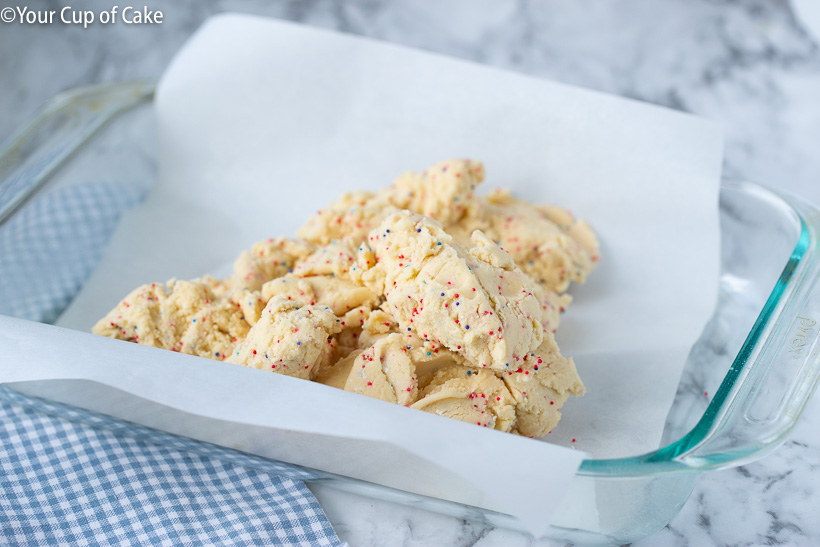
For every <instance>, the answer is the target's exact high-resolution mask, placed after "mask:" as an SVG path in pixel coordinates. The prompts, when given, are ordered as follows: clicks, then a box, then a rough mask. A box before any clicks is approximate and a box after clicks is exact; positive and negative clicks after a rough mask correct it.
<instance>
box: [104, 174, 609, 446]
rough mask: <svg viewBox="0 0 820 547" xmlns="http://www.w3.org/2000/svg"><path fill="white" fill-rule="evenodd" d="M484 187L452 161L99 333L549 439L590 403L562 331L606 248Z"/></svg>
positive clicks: (351, 197)
mask: <svg viewBox="0 0 820 547" xmlns="http://www.w3.org/2000/svg"><path fill="white" fill-rule="evenodd" d="M484 177H485V171H484V166H483V164H482V163H481V162H478V161H471V160H447V161H443V162H439V163H437V164H435V165H433V166H431V167H430V168H429V169H427V170H425V171H423V172H407V173H404V174H401V175H399V176H398V177H397V178H396V179H395V180H394V181H393V183H392V184H391V185H390V186H388V187H386V188H383V189H382V190H380V191H377V192H372V191H359V192H352V193H346V194H343V195H342V196H341V197H340V199H339V200H338V201H336V202H334V203H332V204H331V205H330V206H328V207H325V208H322V209H319V210H318V211H317V212H316V214H314V215H313V216H311V217H310V218H309V219H308V221H307V222H306V224H305V225H304V226H302V227H301V228H300V229H299V230H298V231H297V235H298V237H297V238H287V237H275V238H270V239H267V240H264V241H261V242H259V243H256V244H255V245H253V246H252V247H251V248H250V249H249V250H247V251H244V252H242V253H241V254H240V255H239V257H238V258H237V259H236V261H235V263H234V267H233V273H232V274H231V275H230V276H229V277H227V278H225V279H215V278H212V277H208V276H206V277H202V278H199V279H194V280H190V281H181V280H176V279H172V280H170V281H169V282H167V283H166V284H158V283H151V284H147V285H142V286H141V287H138V288H137V289H135V290H134V291H132V292H131V293H130V294H129V295H127V296H126V297H125V298H124V299H123V300H122V301H121V302H119V303H118V304H117V305H116V306H115V307H114V309H112V310H111V311H110V312H109V313H108V314H107V315H106V316H105V317H104V318H102V319H101V320H100V321H99V322H98V323H97V324H96V325H95V326H94V328H93V329H92V330H93V332H94V333H96V334H99V335H103V336H108V337H111V338H117V339H120V340H126V341H130V342H136V343H139V344H145V345H149V346H154V347H158V348H163V349H168V350H172V351H179V352H183V353H189V354H192V355H198V356H200V357H207V358H210V359H215V360H219V361H226V362H228V363H232V364H237V365H242V366H245V367H249V368H255V369H259V370H265V371H269V372H274V373H278V374H285V375H288V376H294V377H297V378H301V379H307V380H314V381H317V382H321V383H324V384H326V385H330V386H334V387H337V388H339V389H344V390H346V391H350V392H353V393H358V394H361V395H366V396H368V397H372V398H376V399H380V400H383V401H387V402H391V403H395V404H400V405H404V406H407V407H410V408H412V409H416V410H420V411H424V412H429V413H432V414H436V415H439V416H446V417H449V418H453V419H457V420H461V421H463V422H466V423H471V424H477V425H480V426H482V427H487V428H491V429H496V430H499V431H504V432H511V433H516V434H519V435H524V436H529V437H540V436H543V435H545V434H548V433H549V432H551V430H552V429H553V428H554V427H555V426H556V424H557V423H558V421H559V419H560V417H561V413H560V409H561V407H562V406H563V404H564V402H565V401H566V400H567V398H568V397H569V396H570V395H573V396H580V395H583V393H584V385H583V383H582V382H581V379H580V378H579V376H578V373H577V371H576V367H575V363H574V362H573V360H572V359H568V358H566V357H564V356H563V355H561V353H560V351H559V349H558V346H557V345H556V343H555V337H554V336H553V334H554V333H555V332H556V330H557V329H558V328H560V327H559V324H560V319H561V315H562V314H563V313H564V312H565V311H566V309H567V308H568V307H569V306H570V303H571V302H572V297H571V296H570V295H569V294H567V290H568V289H569V288H570V286H571V284H572V283H583V282H584V281H585V280H586V278H587V276H588V275H589V274H590V272H591V271H592V270H593V269H594V268H595V266H596V265H597V263H598V260H599V251H598V241H597V239H596V237H595V234H594V233H593V231H592V229H591V228H590V227H589V225H587V224H586V223H585V222H583V221H582V220H578V219H576V218H574V217H573V216H572V215H571V214H570V213H569V212H568V211H567V210H566V209H563V208H561V207H558V206H556V205H533V204H530V203H528V202H526V201H522V200H520V199H516V198H514V197H512V195H511V194H510V192H509V191H506V190H494V191H492V192H491V193H489V194H488V195H487V196H486V197H482V196H480V195H479V194H478V193H477V190H478V187H479V185H480V184H481V183H482V182H483V180H484Z"/></svg>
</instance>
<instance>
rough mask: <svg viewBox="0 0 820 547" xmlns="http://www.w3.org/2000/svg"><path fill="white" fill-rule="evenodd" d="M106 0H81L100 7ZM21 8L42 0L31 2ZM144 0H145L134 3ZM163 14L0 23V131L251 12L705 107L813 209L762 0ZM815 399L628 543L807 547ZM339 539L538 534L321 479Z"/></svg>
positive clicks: (816, 107) (789, 79) (779, 55)
mask: <svg viewBox="0 0 820 547" xmlns="http://www.w3.org/2000/svg"><path fill="white" fill-rule="evenodd" d="M113 4H115V3H114V2H106V1H100V0H92V1H87V2H84V5H83V8H82V9H91V10H95V11H99V10H101V9H106V8H110V7H111V6H112V5H113ZM27 5H28V7H29V9H55V7H56V6H53V5H52V3H51V2H30V3H28V4H27ZM141 5H142V4H140V6H141ZM146 5H148V7H149V8H151V9H154V10H156V9H159V10H162V11H163V15H164V17H163V22H162V24H160V25H156V24H155V25H144V26H137V25H124V24H121V23H120V24H117V25H108V26H105V25H101V24H99V23H98V24H96V25H92V26H90V27H89V28H87V29H84V28H82V26H77V25H64V24H59V23H57V24H52V25H21V24H14V23H11V24H0V25H1V26H0V74H2V78H0V112H2V115H0V139H2V138H5V137H6V136H8V135H9V133H11V131H12V130H13V129H14V128H16V127H17V126H19V125H20V124H21V123H23V122H24V121H25V120H26V118H27V117H28V116H30V115H31V114H32V113H33V112H34V111H35V110H36V109H37V108H38V107H39V106H40V105H41V104H42V103H43V102H45V101H46V100H47V99H48V98H50V97H51V96H53V95H55V94H56V93H59V92H60V91H63V90H65V89H69V88H72V87H76V86H80V85H87V84H92V83H99V82H108V81H124V80H134V79H147V80H156V79H157V78H158V77H159V75H160V74H161V72H162V70H163V69H164V67H165V66H166V64H167V63H168V61H169V60H170V58H171V57H172V56H173V54H174V52H175V51H176V50H177V48H179V46H180V45H181V44H182V43H183V42H184V41H185V40H186V39H187V37H188V36H189V35H190V34H191V33H192V32H193V31H194V30H195V29H196V28H197V27H198V25H199V24H200V23H201V22H202V21H203V20H204V19H205V18H206V17H208V16H209V15H212V14H214V13H218V12H222V11H239V12H246V13H257V14H263V15H269V16H273V17H279V18H285V19H290V20H294V21H299V22H303V23H306V24H309V25H316V26H322V27H327V28H333V29H337V30H341V31H344V32H349V33H354V34H361V35H366V36H370V37H374V38H378V39H382V40H386V41H391V42H396V43H401V44H405V45H408V46H412V47H417V48H421V49H427V50H432V51H436V52H440V53H444V54H447V55H451V56H454V57H460V58H465V59H470V60H473V61H477V62H480V63H485V64H488V65H493V66H498V67H502V68H505V69H509V70H512V71H517V72H522V73H527V74H532V75H535V76H541V77H546V78H552V79H555V80H558V81H562V82H566V83H571V84H576V85H580V86H584V87H589V88H593V89H597V90H601V91H605V92H608V93H613V94H618V95H623V96H627V97H632V98H635V99H639V100H644V101H649V102H653V103H658V104H662V105H666V106H669V107H672V108H677V109H681V110H685V111H689V112H693V113H696V114H700V115H703V116H705V117H708V118H711V119H713V120H716V121H718V122H720V123H722V124H723V125H724V127H725V132H726V160H725V173H726V174H727V175H729V176H735V177H742V178H748V179H750V180H754V181H757V182H762V183H764V184H767V185H769V186H772V187H777V188H781V189H785V190H788V191H791V192H793V193H795V194H797V195H799V196H802V197H803V198H805V199H807V200H809V201H812V202H814V203H820V154H818V153H817V150H818V144H820V45H818V43H817V42H815V41H813V40H812V38H811V37H810V36H809V35H807V34H806V33H805V32H804V31H803V30H802V29H801V28H800V26H799V24H798V22H797V21H796V20H795V18H794V17H793V15H792V12H791V11H790V8H789V5H788V4H787V3H784V2H774V1H769V0H758V1H743V2H737V1H730V0H725V1H718V0H712V1H705V0H702V1H692V0H667V1H664V2H658V1H656V0H624V1H611V2H602V1H600V0H576V1H574V2H571V3H570V2H559V1H557V0H555V1H541V2H538V1H526V0H522V1H518V2H512V1H510V2H499V1H491V0H486V1H485V0H482V1H478V2H476V1H472V0H463V1H457V2H421V1H410V0H408V1H403V2H388V1H387V0H360V1H351V2H336V1H333V0H324V1H322V0H315V1H314V0H290V1H282V2H273V3H268V2H263V1H253V0H244V1H243V0H235V1H232V0H222V1H219V0H208V1H204V2H197V1H194V0H186V1H183V2H174V3H170V2H169V3H165V2H159V1H154V2H151V3H150V5H149V4H148V3H146ZM818 430H820V399H819V398H818V397H815V398H814V400H813V401H811V402H810V404H809V406H808V408H807V409H806V411H805V413H804V416H803V418H802V421H801V422H800V423H799V424H798V426H797V428H796V429H795V431H794V432H793V433H792V435H791V436H790V438H789V439H788V440H787V441H786V443H785V445H784V446H782V447H781V448H780V449H778V450H777V451H776V452H775V453H773V454H771V455H769V456H767V457H766V458H764V459H762V460H760V461H758V462H756V463H752V464H749V465H746V466H743V467H739V468H736V469H733V470H728V471H720V472H713V473H709V474H707V475H704V476H703V477H702V478H701V479H700V481H699V482H698V484H697V486H696V487H695V491H694V492H693V494H692V496H691V498H690V499H689V501H688V503H687V504H686V505H685V506H684V507H683V509H682V511H681V512H680V514H679V515H678V516H677V517H676V518H675V519H674V520H673V521H672V522H671V523H670V524H669V525H668V526H667V527H666V528H665V529H663V530H662V531H660V532H659V533H657V534H656V535H654V536H652V537H650V538H647V539H645V540H642V541H640V542H638V543H636V545H642V546H650V545H652V546H655V545H674V546H685V545H774V544H786V545H818V544H820V519H818V518H817V515H820V435H818V434H817V431H818ZM316 492H317V495H318V497H319V499H320V502H321V503H322V505H323V507H324V508H325V511H326V512H327V514H328V517H329V518H330V520H331V522H332V523H333V525H334V527H335V528H336V530H337V532H338V534H339V536H340V537H341V538H342V539H343V540H345V541H348V542H349V543H350V544H351V545H355V546H358V545H399V544H401V545H460V546H467V545H480V546H484V547H490V546H494V545H498V546H501V545H503V546H511V545H536V544H537V545H550V544H551V543H549V542H541V543H539V542H534V541H533V540H531V538H528V537H526V536H524V535H521V534H517V533H514V532H510V531H506V530H500V529H495V530H493V529H488V528H485V527H483V526H481V525H478V524H474V523H470V522H465V521H461V520H456V519H453V518H449V517H443V516H439V515H434V514H431V513H427V512H424V511H421V510H414V509H408V508H405V507H401V506H397V505H393V504H390V503H386V502H380V501H374V500H370V499H366V498H361V497H358V496H355V495H353V494H347V493H342V492H337V491H331V490H329V489H327V488H325V487H319V488H317V489H316Z"/></svg>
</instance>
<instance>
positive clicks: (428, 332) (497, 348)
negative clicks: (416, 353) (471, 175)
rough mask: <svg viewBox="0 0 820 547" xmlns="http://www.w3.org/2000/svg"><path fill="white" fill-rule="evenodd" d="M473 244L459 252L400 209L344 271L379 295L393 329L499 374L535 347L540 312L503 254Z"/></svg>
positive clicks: (436, 227) (486, 244)
mask: <svg viewBox="0 0 820 547" xmlns="http://www.w3.org/2000/svg"><path fill="white" fill-rule="evenodd" d="M472 243H473V247H472V248H470V249H464V248H463V247H461V246H460V245H458V244H457V243H455V242H454V241H453V238H452V237H450V236H449V235H448V234H447V233H446V232H445V231H444V230H443V229H442V227H441V225H440V224H439V223H438V222H436V221H434V220H431V219H430V218H428V217H424V216H421V215H417V214H413V213H410V212H408V211H402V212H399V213H395V214H393V215H391V216H389V217H388V218H386V219H385V221H384V222H383V223H382V224H381V225H380V226H379V227H378V228H377V229H376V230H374V231H373V232H371V234H370V235H369V245H370V248H369V249H368V250H366V251H363V252H361V253H360V254H359V260H358V265H357V266H356V268H357V269H356V270H353V269H351V273H352V274H353V275H354V277H358V278H359V279H360V280H361V281H362V282H363V283H364V285H365V286H367V287H368V288H370V289H371V290H373V291H374V292H376V293H380V294H384V295H385V298H386V302H387V305H386V308H387V309H388V310H390V312H391V314H392V315H393V317H395V319H396V321H397V322H398V324H399V327H400V331H402V332H404V331H407V329H410V331H408V332H411V331H412V332H414V333H415V334H416V335H417V336H418V337H419V338H421V339H422V340H424V341H425V342H428V341H429V342H432V343H436V344H439V345H442V346H444V347H445V348H447V349H449V350H450V351H452V352H454V353H457V354H459V355H461V356H462V357H463V358H464V359H465V360H466V361H468V362H470V363H472V364H473V365H475V366H477V367H479V368H483V367H489V368H492V369H494V370H498V371H501V370H504V368H505V367H506V365H507V364H508V363H510V362H511V361H512V360H514V359H515V358H516V357H517V356H524V355H527V354H528V353H530V352H531V351H532V350H534V349H535V348H537V347H538V346H539V345H540V343H541V340H542V338H543V332H542V331H543V325H542V323H541V307H540V304H539V302H538V300H537V298H536V297H535V296H534V295H533V293H532V292H531V291H530V289H529V288H528V285H529V280H528V278H527V277H526V276H525V275H524V274H523V273H522V272H521V271H520V270H519V269H518V268H517V267H516V266H515V264H514V263H513V261H512V260H511V259H510V257H509V255H507V254H506V253H504V252H503V251H501V250H500V249H499V248H498V246H496V245H495V244H493V243H492V241H490V240H489V239H488V238H487V237H486V236H484V235H483V234H482V233H481V232H474V234H473V238H472Z"/></svg>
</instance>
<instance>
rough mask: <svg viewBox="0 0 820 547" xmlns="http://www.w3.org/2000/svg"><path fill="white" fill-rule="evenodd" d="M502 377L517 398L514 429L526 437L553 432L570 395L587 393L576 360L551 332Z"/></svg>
mask: <svg viewBox="0 0 820 547" xmlns="http://www.w3.org/2000/svg"><path fill="white" fill-rule="evenodd" d="M501 377H502V378H503V380H504V383H505V384H506V385H507V388H508V389H509V390H510V393H512V396H513V398H514V399H515V401H516V405H515V415H516V421H515V429H514V432H515V433H518V434H520V435H524V436H526V437H541V436H543V435H546V434H547V433H549V432H550V431H552V429H553V428H554V427H555V426H556V425H557V424H558V421H559V420H560V419H561V412H560V410H561V407H562V406H563V405H564V403H565V402H566V400H567V398H568V397H569V395H574V396H576V397H580V396H581V395H583V394H584V384H583V383H582V382H581V378H579V377H578V372H577V371H576V370H575V363H574V362H573V361H572V359H567V358H565V357H564V356H562V355H561V353H560V352H559V351H558V346H557V345H556V343H555V338H554V337H553V336H552V334H551V333H547V334H546V336H545V337H544V342H543V343H542V344H541V346H540V347H539V348H538V349H537V350H536V351H534V352H532V353H530V354H529V355H527V356H526V357H525V358H523V359H521V360H520V361H518V362H517V363H516V365H515V366H513V365H510V367H509V370H508V371H507V372H506V373H503V374H502V375H501Z"/></svg>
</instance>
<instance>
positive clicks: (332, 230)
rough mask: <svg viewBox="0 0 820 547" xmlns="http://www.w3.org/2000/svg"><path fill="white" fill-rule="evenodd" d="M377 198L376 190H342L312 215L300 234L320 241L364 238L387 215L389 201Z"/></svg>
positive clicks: (307, 238)
mask: <svg viewBox="0 0 820 547" xmlns="http://www.w3.org/2000/svg"><path fill="white" fill-rule="evenodd" d="M375 198H376V194H375V193H374V192H353V193H345V194H342V196H341V197H340V198H339V201H336V202H334V203H332V204H331V205H330V206H329V207H327V208H326V209H320V210H319V211H317V212H316V214H315V215H313V216H312V217H310V218H309V219H308V221H307V222H306V223H305V225H304V226H302V227H301V228H300V229H299V231H298V232H297V234H298V235H299V237H301V238H304V239H306V240H308V241H312V242H313V243H317V244H319V245H327V244H329V243H330V242H331V241H333V240H338V239H342V238H345V237H347V238H350V239H352V240H354V241H356V242H359V241H364V240H365V239H366V238H367V234H368V233H369V232H370V230H372V229H373V228H375V227H376V226H378V225H379V224H380V223H381V221H382V219H383V218H384V216H385V210H384V209H385V206H386V205H387V204H386V203H383V202H382V201H381V200H377V199H375Z"/></svg>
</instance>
